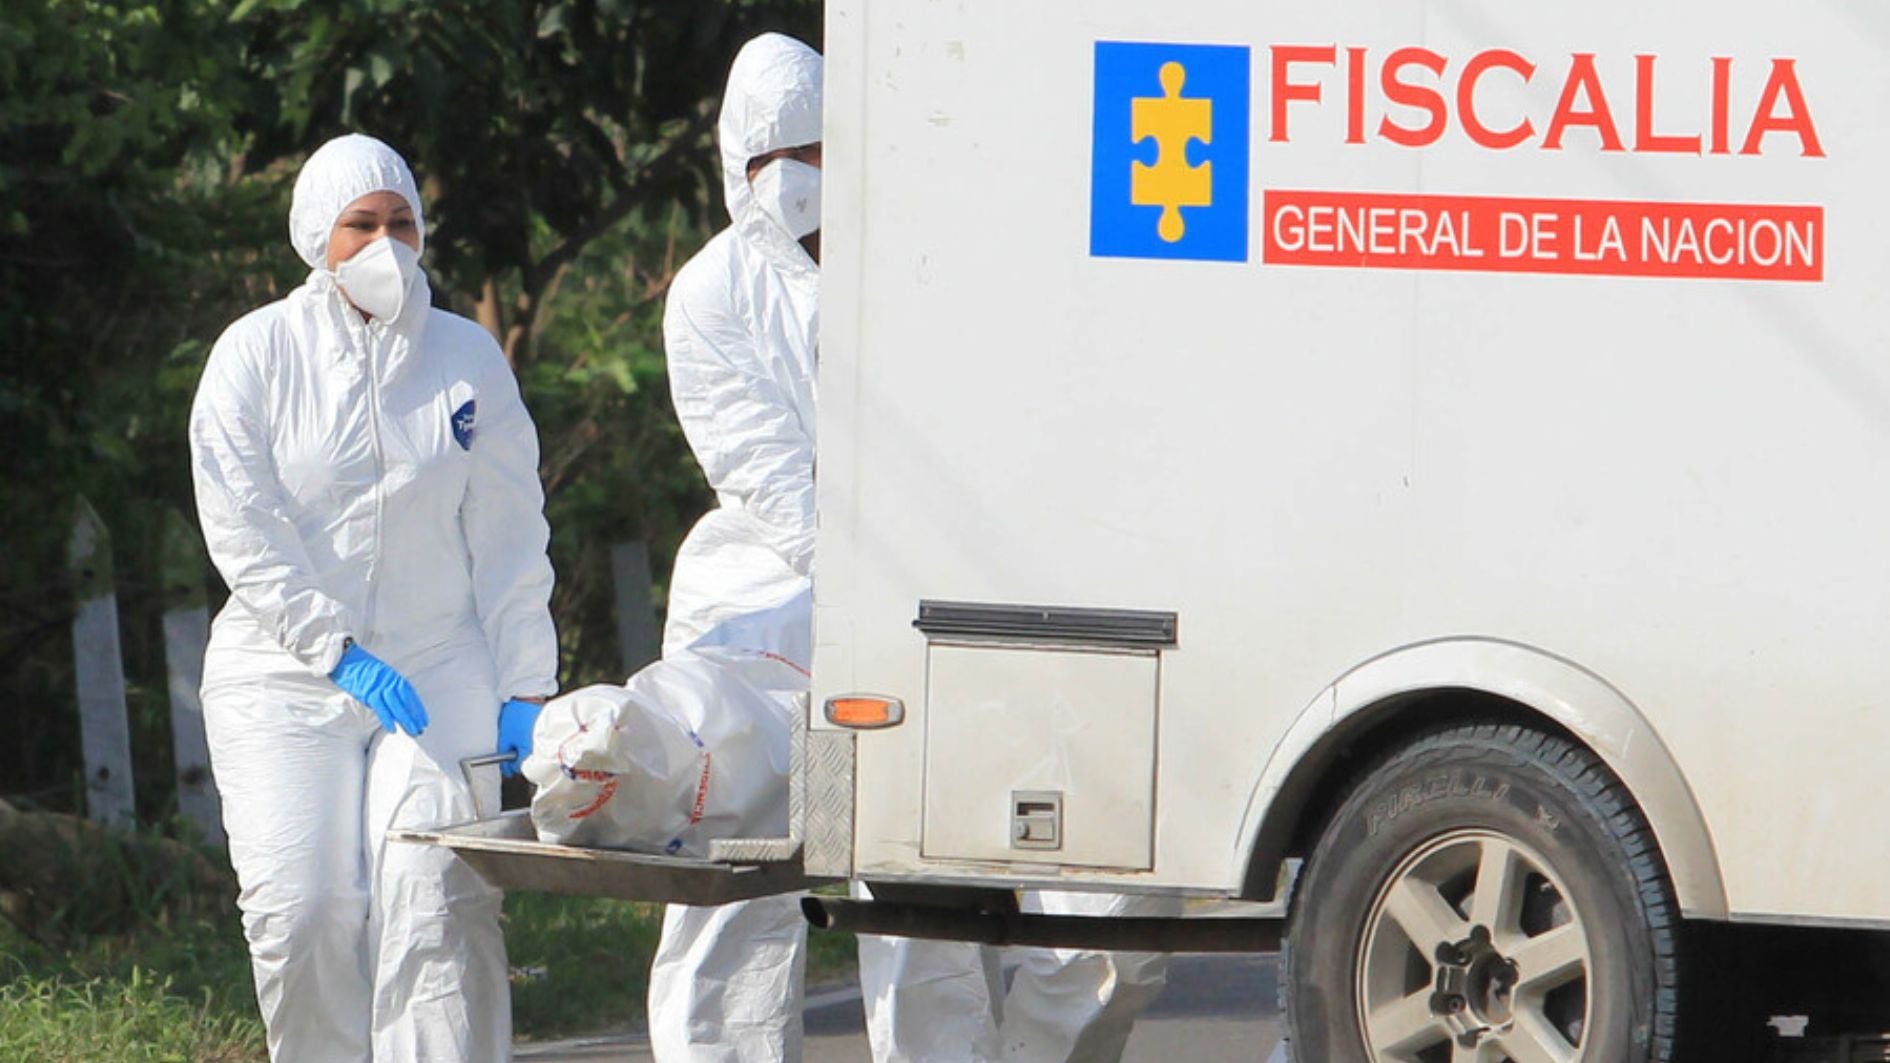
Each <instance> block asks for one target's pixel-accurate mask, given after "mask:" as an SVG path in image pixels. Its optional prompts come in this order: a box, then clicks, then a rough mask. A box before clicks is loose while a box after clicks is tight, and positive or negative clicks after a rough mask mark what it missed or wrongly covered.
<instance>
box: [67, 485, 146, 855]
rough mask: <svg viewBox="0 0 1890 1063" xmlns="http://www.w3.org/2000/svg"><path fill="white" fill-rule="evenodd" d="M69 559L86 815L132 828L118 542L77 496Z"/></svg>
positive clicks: (133, 807) (134, 817)
mask: <svg viewBox="0 0 1890 1063" xmlns="http://www.w3.org/2000/svg"><path fill="white" fill-rule="evenodd" d="M66 563H67V567H68V569H69V570H70V572H71V575H72V584H73V587H74V588H75V595H74V597H75V598H76V599H77V609H76V611H75V615H74V617H73V620H72V665H73V671H74V674H75V678H76V679H77V686H78V691H79V740H80V745H81V746H82V748H83V749H84V752H85V808H86V814H87V815H89V816H90V817H91V818H92V819H94V820H97V821H98V822H100V823H106V824H111V825H114V826H122V827H131V826H134V825H135V824H136V822H137V807H136V803H135V802H134V801H133V799H132V791H131V725H130V722H129V721H128V720H127V719H126V718H125V664H124V655H123V651H122V650H121V649H120V647H119V644H118V598H117V595H116V594H115V593H114V590H113V584H112V540H111V534H110V533H109V532H107V531H106V529H105V522H104V521H102V520H100V519H99V516H98V512H97V511H96V510H94V509H93V508H92V504H91V503H90V502H87V501H86V500H85V499H84V498H81V499H79V505H78V510H77V519H76V520H74V522H73V525H72V538H71V540H70V541H69V542H68V543H67V548H66Z"/></svg>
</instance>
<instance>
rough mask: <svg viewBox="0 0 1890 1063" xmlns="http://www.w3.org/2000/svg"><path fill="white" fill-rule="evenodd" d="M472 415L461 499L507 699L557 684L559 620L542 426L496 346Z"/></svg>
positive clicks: (477, 599)
mask: <svg viewBox="0 0 1890 1063" xmlns="http://www.w3.org/2000/svg"><path fill="white" fill-rule="evenodd" d="M487 361H488V365H487V368H486V371H485V372H484V373H482V374H481V380H482V381H483V383H482V385H481V386H480V388H479V392H478V396H477V400H476V401H477V402H478V406H477V407H476V408H475V411H474V416H473V424H474V428H473V444H472V472H471V475H470V477H469V478H468V481H467V484H466V499H465V501H464V502H463V503H462V504H461V506H460V520H461V523H462V526H463V527H464V529H465V535H466V548H467V552H468V553H469V554H470V555H471V557H472V583H473V600H474V604H475V606H476V607H477V608H478V610H479V623H480V626H481V627H483V628H484V630H485V634H486V644H487V645H488V646H490V647H491V649H492V659H493V661H494V662H495V663H496V665H497V667H498V683H499V696H500V697H501V698H513V697H537V696H541V695H543V696H549V695H551V694H555V693H557V692H558V633H557V629H556V628H555V627H554V626H553V624H552V621H551V586H552V578H553V577H552V571H551V558H550V557H549V556H548V555H547V553H546V549H547V547H548V546H549V544H550V542H551V528H550V526H549V525H547V524H546V523H545V492H544V486H543V485H542V484H541V483H539V480H538V429H537V428H536V427H535V426H534V425H533V424H532V418H531V414H530V413H529V412H528V411H527V410H526V409H525V402H524V400H523V399H522V398H520V396H519V390H518V379H517V378H516V377H515V376H513V375H512V368H511V366H510V365H508V364H507V363H506V361H505V358H504V356H503V355H501V354H500V353H499V350H498V348H497V347H496V346H494V347H492V348H491V350H490V353H489V357H488V358H487Z"/></svg>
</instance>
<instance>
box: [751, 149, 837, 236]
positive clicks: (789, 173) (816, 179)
mask: <svg viewBox="0 0 1890 1063" xmlns="http://www.w3.org/2000/svg"><path fill="white" fill-rule="evenodd" d="M751 183H752V184H753V185H754V188H755V202H756V203H757V204H758V205H759V206H760V207H761V212H762V213H763V214H766V215H767V216H768V217H770V218H773V219H774V221H775V224H777V225H779V226H780V227H781V228H783V229H786V230H787V231H788V235H789V236H792V237H793V238H795V239H796V240H799V239H800V238H801V237H803V236H806V235H807V234H809V233H811V232H813V231H814V230H816V229H818V228H820V167H818V166H809V165H807V164H806V163H804V162H802V161H800V160H799V159H776V160H774V161H773V162H771V163H769V164H768V165H766V166H763V167H762V168H761V172H760V173H757V174H756V175H755V179H754V181H753V182H751Z"/></svg>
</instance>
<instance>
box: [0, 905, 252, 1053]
mask: <svg viewBox="0 0 1890 1063" xmlns="http://www.w3.org/2000/svg"><path fill="white" fill-rule="evenodd" d="M232 943H233V944H232ZM264 1058H266V1053H265V1051H264V1047H263V1029H262V1020H261V1018H260V1017H259V1016H258V1015H257V1013H256V1004H255V998H254V996H253V995H252V994H251V992H250V983H249V963H248V957H247V955H246V954H245V953H244V951H243V938H242V932H241V930H240V929H238V928H237V926H236V924H235V920H234V919H233V918H232V919H228V920H216V919H208V920H199V921H194V922H189V923H182V924H177V925H171V926H154V927H152V928H150V929H147V930H143V931H139V932H135V933H131V934H126V935H112V936H109V937H101V938H94V939H90V940H87V941H83V942H80V943H77V944H76V945H75V946H74V947H72V948H68V949H53V948H48V947H46V946H43V945H41V944H39V943H37V942H34V941H32V940H30V939H28V938H26V937H24V936H22V935H21V934H19V933H18V932H17V931H15V930H14V929H13V928H12V926H11V924H8V923H5V922H4V921H0V1059H22V1060H23V1059H32V1060H36V1061H39V1063H81V1061H85V1063H90V1061H93V1060H107V1059H109V1060H124V1061H126V1063H172V1061H176V1063H236V1061H239V1060H261V1059H264Z"/></svg>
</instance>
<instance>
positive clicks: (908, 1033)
mask: <svg viewBox="0 0 1890 1063" xmlns="http://www.w3.org/2000/svg"><path fill="white" fill-rule="evenodd" d="M864 892H865V891H864V889H856V893H862V894H863V893H864ZM1020 907H1022V909H1023V910H1024V911H1027V912H1041V913H1044V914H1048V915H1086V916H1171V917H1172V916H1178V915H1180V914H1181V902H1180V900H1179V899H1176V898H1172V897H1153V896H1147V897H1144V896H1124V895H1118V894H1109V893H1073V892H1064V891H1052V890H1044V891H1026V892H1025V893H1024V895H1023V900H1022V903H1021V905H1020ZM1011 963H1015V965H1016V970H1015V971H1014V972H1013V974H1012V976H1011V982H1010V989H1009V991H1008V992H1006V991H1005V988H1004V981H1003V970H1002V968H1003V967H1004V966H1006V965H1008V964H1011ZM1167 981H1168V957H1167V956H1166V955H1165V954H1163V953H1155V952H1097V951H1095V950H1092V949H1040V948H1016V949H1004V950H1000V949H994V948H991V947H989V946H986V945H976V944H969V943H962V942H953V941H920V940H916V939H912V938H889V937H877V936H874V935H870V934H862V935H860V994H861V996H862V997H863V998H864V1000H865V1004H866V1031H867V1038H868V1040H869V1041H870V1042H871V1044H872V1048H873V1058H874V1059H875V1060H877V1061H878V1063H934V1061H975V1063H997V1061H999V1060H1002V1061H1005V1063H1062V1061H1065V1060H1068V1061H1071V1063H1107V1061H1112V1060H1117V1059H1120V1058H1121V1057H1122V1051H1123V1048H1124V1047H1125V1046H1126V1045H1127V1044H1128V1041H1129V1034H1130V1032H1131V1031H1132V1029H1133V1028H1134V1025H1135V1020H1136V1017H1137V1016H1138V1015H1140V1014H1141V1013H1142V1010H1143V1009H1144V1008H1146V1007H1148V1006H1149V1004H1151V1003H1153V1002H1154V1000H1155V998H1156V997H1158V996H1160V995H1161V992H1162V988H1163V987H1164V986H1165V985H1167Z"/></svg>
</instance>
